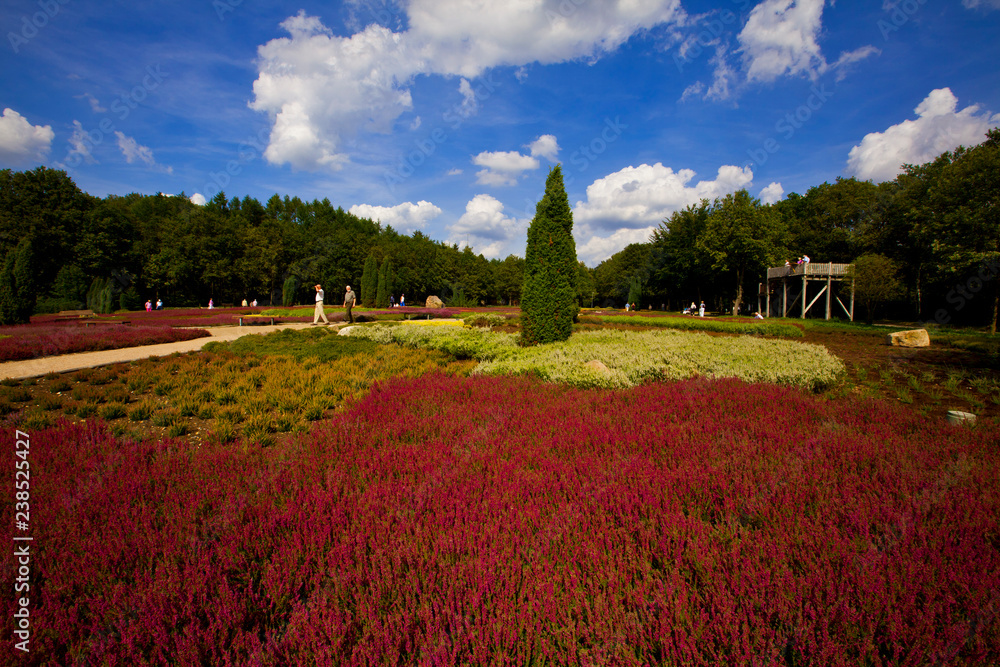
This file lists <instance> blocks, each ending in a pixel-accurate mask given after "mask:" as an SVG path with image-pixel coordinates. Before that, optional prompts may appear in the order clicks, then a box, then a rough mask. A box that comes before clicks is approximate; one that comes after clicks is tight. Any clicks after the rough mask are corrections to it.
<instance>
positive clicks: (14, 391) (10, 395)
mask: <svg viewBox="0 0 1000 667" xmlns="http://www.w3.org/2000/svg"><path fill="white" fill-rule="evenodd" d="M0 396H2V397H3V398H5V399H7V400H8V401H10V402H11V403H25V402H27V401H30V400H31V392H30V391H28V390H27V389H25V388H24V387H10V388H4V390H3V392H0Z"/></svg>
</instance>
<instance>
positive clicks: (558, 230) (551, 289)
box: [521, 165, 579, 345]
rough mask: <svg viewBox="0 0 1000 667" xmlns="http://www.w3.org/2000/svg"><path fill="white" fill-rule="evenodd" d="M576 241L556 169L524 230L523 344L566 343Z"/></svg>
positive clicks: (570, 325) (572, 307) (573, 305)
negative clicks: (562, 341)
mask: <svg viewBox="0 0 1000 667" xmlns="http://www.w3.org/2000/svg"><path fill="white" fill-rule="evenodd" d="M576 277H577V262H576V242H575V241H574V240H573V212H572V211H571V210H570V207H569V197H567V196H566V188H565V186H564V185H563V177H562V169H561V168H560V167H559V165H556V166H555V167H553V168H552V170H551V171H549V176H548V178H547V179H546V181H545V195H544V196H543V197H542V200H541V201H540V202H538V206H537V207H536V208H535V218H534V219H533V220H532V221H531V225H530V226H529V227H528V246H527V248H526V249H525V253H524V285H523V286H522V288H521V342H522V344H524V345H535V344H538V343H551V342H554V341H560V340H566V339H567V338H569V336H570V333H572V330H573V320H574V318H575V317H576V314H577V312H578V311H579V307H578V306H577V303H576Z"/></svg>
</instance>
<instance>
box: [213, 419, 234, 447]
mask: <svg viewBox="0 0 1000 667" xmlns="http://www.w3.org/2000/svg"><path fill="white" fill-rule="evenodd" d="M236 436H237V428H236V426H234V425H233V423H232V422H228V421H225V420H222V419H219V420H216V422H215V427H214V428H213V429H212V433H211V436H210V437H211V439H212V440H215V441H216V442H223V443H225V442H232V441H233V440H235V439H236Z"/></svg>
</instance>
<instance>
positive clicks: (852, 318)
mask: <svg viewBox="0 0 1000 667" xmlns="http://www.w3.org/2000/svg"><path fill="white" fill-rule="evenodd" d="M851 321H852V322H853V321H854V281H853V280H852V281H851Z"/></svg>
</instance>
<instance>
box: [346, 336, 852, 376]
mask: <svg viewBox="0 0 1000 667" xmlns="http://www.w3.org/2000/svg"><path fill="white" fill-rule="evenodd" d="M349 335H352V336H358V337H363V338H368V339H370V340H375V341H379V342H384V343H387V342H395V343H400V344H403V345H408V346H411V347H425V348H433V349H438V350H442V351H445V352H449V353H451V354H454V355H455V356H458V357H468V358H472V359H476V360H478V361H479V362H480V363H479V365H478V366H477V367H476V369H475V370H474V371H473V372H474V373H476V374H483V375H510V374H522V373H530V374H535V375H538V376H539V377H542V378H544V379H546V380H549V381H553V382H564V383H568V384H572V385H576V386H597V387H630V386H634V385H637V384H640V383H642V382H646V381H649V380H660V379H664V380H679V379H683V378H688V377H694V376H709V377H734V378H739V379H742V380H746V381H748V382H771V383H775V384H782V385H789V386H797V387H804V388H807V389H811V390H813V391H819V390H822V389H824V388H826V387H829V386H831V385H832V384H834V383H835V382H836V381H837V378H838V377H839V376H840V375H841V373H843V372H844V365H843V363H842V362H841V361H840V360H839V359H837V358H836V357H835V356H833V355H831V354H830V353H829V352H828V351H827V349H826V348H824V347H822V346H820V345H812V344H808V343H797V342H792V341H784V340H768V339H760V338H756V337H747V336H740V337H713V336H708V335H706V334H702V333H691V332H683V331H674V330H664V331H617V330H609V331H586V332H580V333H576V334H574V335H573V336H572V337H570V339H569V340H568V341H565V342H561V343H551V344H548V345H539V346H536V347H528V348H522V347H519V346H518V345H517V336H516V335H514V334H505V333H498V332H491V331H481V330H475V329H467V328H463V329H460V330H456V329H454V328H452V327H447V328H446V327H422V328H421V329H420V330H419V331H417V330H411V329H408V328H406V327H380V326H374V327H358V328H356V329H352V330H351V331H350V332H349ZM591 362H600V363H591Z"/></svg>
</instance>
